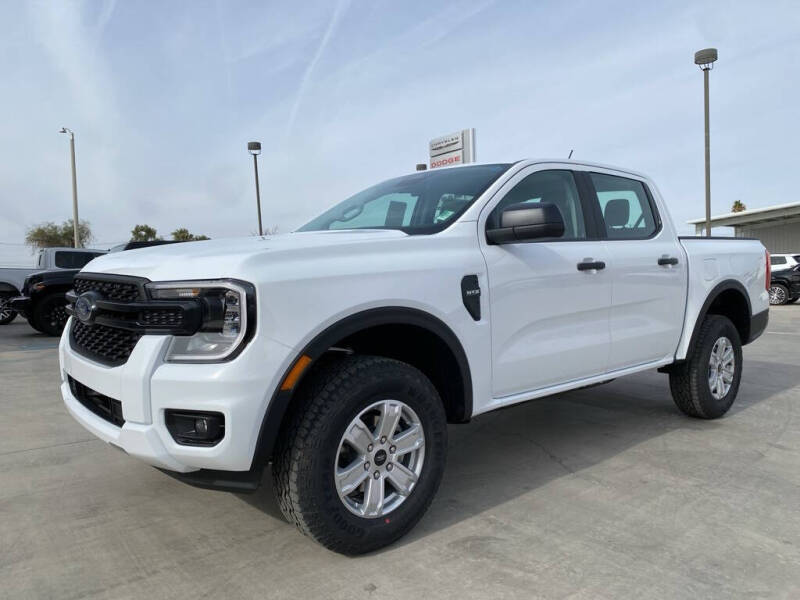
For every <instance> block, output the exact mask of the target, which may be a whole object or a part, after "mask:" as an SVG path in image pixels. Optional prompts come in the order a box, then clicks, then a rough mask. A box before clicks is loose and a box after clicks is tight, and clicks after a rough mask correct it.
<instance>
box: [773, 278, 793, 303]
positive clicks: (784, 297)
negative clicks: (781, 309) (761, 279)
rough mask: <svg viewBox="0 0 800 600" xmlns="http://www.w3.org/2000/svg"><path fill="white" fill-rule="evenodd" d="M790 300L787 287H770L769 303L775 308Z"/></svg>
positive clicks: (778, 284)
mask: <svg viewBox="0 0 800 600" xmlns="http://www.w3.org/2000/svg"><path fill="white" fill-rule="evenodd" d="M788 300H789V290H788V289H787V288H786V286H785V285H783V284H780V283H773V284H771V285H770V286H769V303H770V304H771V305H773V306H780V305H781V304H786V302H787V301H788Z"/></svg>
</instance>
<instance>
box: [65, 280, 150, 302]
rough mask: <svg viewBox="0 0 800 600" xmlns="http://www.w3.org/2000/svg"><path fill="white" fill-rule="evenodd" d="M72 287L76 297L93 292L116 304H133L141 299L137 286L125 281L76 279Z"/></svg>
mask: <svg viewBox="0 0 800 600" xmlns="http://www.w3.org/2000/svg"><path fill="white" fill-rule="evenodd" d="M73 285H74V287H75V293H76V294H78V295H80V294H83V293H84V292H89V291H94V292H100V293H101V294H102V295H103V297H104V298H106V299H107V300H115V301H117V302H134V301H136V300H139V299H141V294H140V292H139V285H138V284H136V283H131V282H127V281H112V280H102V279H91V278H88V277H76V278H75V279H74V282H73Z"/></svg>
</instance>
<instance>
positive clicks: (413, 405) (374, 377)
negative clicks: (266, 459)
mask: <svg viewBox="0 0 800 600" xmlns="http://www.w3.org/2000/svg"><path fill="white" fill-rule="evenodd" d="M387 402H388V404H387ZM293 404H294V406H295V408H294V410H293V412H292V413H291V414H290V415H288V416H287V419H286V420H285V422H284V426H283V430H282V431H281V434H280V436H279V439H278V441H277V445H276V450H275V453H274V455H273V463H272V475H273V484H274V488H275V491H276V495H277V496H278V504H279V505H280V508H281V511H282V512H283V514H284V516H285V517H286V518H287V519H288V520H289V522H291V523H294V524H295V525H296V526H297V528H298V529H299V530H300V531H301V532H302V533H304V534H305V535H307V536H309V537H311V538H312V539H314V540H315V541H317V542H319V543H320V544H322V545H323V546H325V547H326V548H328V549H330V550H333V551H334V552H339V553H342V554H347V555H357V554H363V553H366V552H371V551H373V550H377V549H379V548H383V547H384V546H387V545H389V544H391V543H392V542H394V541H395V540H397V539H399V538H400V537H402V536H403V535H405V534H406V533H408V531H410V530H411V529H412V528H413V527H414V525H416V523H417V522H418V521H419V519H420V518H421V517H422V515H423V514H424V513H425V511H426V510H427V508H428V506H429V505H430V503H431V501H432V500H433V497H434V495H435V494H436V490H437V489H438V487H439V483H440V481H441V478H442V473H443V472H444V466H445V460H446V454H447V420H446V417H445V412H444V407H443V406H442V401H441V399H440V398H439V394H438V393H437V391H436V389H435V388H434V387H433V385H432V384H431V382H430V381H429V380H428V379H427V378H426V377H425V376H424V375H423V374H422V373H421V372H419V371H418V370H417V369H415V368H414V367H412V366H410V365H408V364H405V363H402V362H399V361H396V360H392V359H388V358H383V357H376V356H358V355H355V356H348V357H344V358H337V359H335V360H333V361H331V362H329V363H328V364H327V365H323V366H320V367H318V368H317V369H316V370H315V372H313V373H312V374H311V375H310V378H309V380H308V381H306V382H303V384H302V387H301V389H299V390H298V392H297V394H296V396H295V398H294V399H293ZM376 405H378V407H379V408H378V409H375V410H384V408H385V407H386V406H389V409H387V412H391V410H394V409H396V408H398V407H400V408H402V410H403V413H402V416H401V418H400V420H399V421H398V423H399V424H398V426H397V428H396V429H394V430H393V433H392V435H391V436H390V438H389V439H387V440H386V442H385V443H384V444H381V439H382V438H381V435H380V433H381V432H379V429H380V425H379V423H380V422H381V421H380V417H377V421H376V422H372V427H374V430H371V426H370V425H368V424H367V423H370V422H371V419H372V417H373V415H372V413H371V412H369V411H371V410H373V407H375V406H376ZM409 410H410V412H409ZM364 411H367V413H366V416H364V417H363V420H361V418H360V417H361V416H362V414H364ZM415 418H416V419H417V420H416V424H417V425H418V426H419V428H418V429H414V430H413V431H416V432H419V431H420V430H421V431H422V433H423V437H424V439H419V438H418V437H417V436H411V437H405V438H404V437H403V434H406V433H408V432H412V427H413V425H409V423H412V422H414V419H415ZM356 421H358V422H359V423H360V426H356V425H355V424H356ZM405 425H409V428H408V429H405V430H403V428H404V426H405ZM353 431H358V432H359V433H361V434H363V435H367V436H368V437H366V438H361V439H359V445H361V447H362V448H364V449H366V448H367V446H366V443H367V441H370V440H371V445H370V446H368V448H369V451H365V452H363V453H360V452H358V451H356V450H355V448H356V446H349V444H348V442H347V441H346V440H345V437H344V436H345V433H346V432H353ZM352 437H354V438H355V437H360V436H352ZM392 439H394V440H395V441H396V443H397V446H394V445H392V443H391V442H392ZM404 439H405V440H406V443H408V440H409V439H416V444H417V445H416V446H415V449H414V450H411V451H408V452H407V453H404V454H402V455H401V450H400V446H401V445H402V443H403V442H402V440H404ZM362 442H363V444H362ZM404 450H405V449H404ZM387 451H388V452H387ZM381 452H383V457H381ZM392 452H396V454H393V453H392ZM345 455H347V456H345ZM420 455H421V456H422V457H423V458H422V459H421V460H420V459H419V457H420ZM398 457H399V458H398ZM370 461H371V462H370ZM393 461H394V462H393ZM365 462H368V463H369V464H366V465H365ZM350 465H353V466H352V468H351V469H345V468H344V467H347V466H350ZM390 465H392V466H393V467H394V469H393V472H390V469H392V466H390ZM401 466H402V467H403V468H402V469H401ZM362 467H364V474H361V468H362ZM413 469H417V472H418V475H417V477H418V478H417V480H416V483H414V484H412V485H411V486H410V487H409V488H408V489H410V492H409V493H408V494H407V495H402V494H399V493H398V492H397V490H399V488H397V489H395V488H394V487H393V483H394V481H395V480H394V479H392V478H393V477H394V478H397V477H400V478H401V479H403V478H404V477H405V476H406V475H407V473H408V472H412V470H413ZM379 470H380V477H379V478H375V477H374V475H375V473H377V472H378V471H379ZM344 471H346V472H348V473H353V474H355V476H354V477H353V478H352V480H351V481H352V482H354V483H355V480H356V479H363V481H360V483H359V484H358V485H357V486H355V487H353V490H352V491H351V492H347V493H349V494H351V496H343V495H340V494H341V493H342V490H341V489H340V488H339V487H337V473H341V472H344ZM340 479H341V480H342V481H343V480H344V478H340ZM373 479H375V481H377V482H379V483H373ZM406 481H411V480H406ZM373 485H374V486H376V487H375V488H374V489H375V490H378V489H380V493H377V492H376V495H375V496H373V499H374V498H377V497H380V498H381V499H382V500H383V501H384V504H383V505H382V506H383V509H382V510H386V511H387V512H384V513H382V514H381V513H374V514H372V515H369V516H366V515H365V516H362V514H358V511H359V510H364V511H367V510H369V509H370V506H372V505H370V503H369V502H368V495H369V494H371V493H372V489H373V488H372V487H369V488H368V486H373ZM378 486H380V487H378ZM368 489H369V491H368ZM384 492H385V493H386V495H385V496H384V495H383V494H384ZM362 494H363V495H362ZM359 498H360V499H361V501H362V504H361V507H360V509H359V506H358V500H359ZM374 506H377V504H375V505H374Z"/></svg>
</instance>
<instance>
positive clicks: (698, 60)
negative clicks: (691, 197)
mask: <svg viewBox="0 0 800 600" xmlns="http://www.w3.org/2000/svg"><path fill="white" fill-rule="evenodd" d="M716 61H717V49H716V48H705V49H704V50H698V51H697V52H695V53H694V64H696V65H697V66H699V67H700V69H702V71H703V91H704V98H705V119H706V237H711V136H710V134H709V129H708V72H709V71H710V70H711V69H713V68H714V63H715V62H716Z"/></svg>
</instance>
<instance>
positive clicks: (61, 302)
mask: <svg viewBox="0 0 800 600" xmlns="http://www.w3.org/2000/svg"><path fill="white" fill-rule="evenodd" d="M31 312H32V314H31V319H32V321H33V323H32V324H34V325H33V327H34V329H38V330H39V331H41V332H42V333H46V334H47V335H51V336H55V337H57V336H59V335H61V332H62V331H64V326H65V325H66V324H67V319H68V318H69V315H68V314H67V299H66V298H65V297H64V294H63V293H60V292H56V293H54V294H48V295H47V296H45V297H44V298H42V299H41V300H39V302H37V303H36V306H35V307H34V308H33V310H32V311H31Z"/></svg>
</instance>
